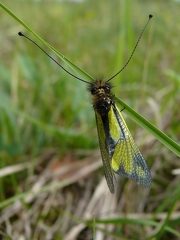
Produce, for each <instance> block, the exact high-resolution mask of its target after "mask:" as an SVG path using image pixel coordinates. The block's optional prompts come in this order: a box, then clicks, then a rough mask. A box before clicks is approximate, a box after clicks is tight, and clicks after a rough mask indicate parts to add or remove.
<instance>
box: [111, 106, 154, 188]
mask: <svg viewBox="0 0 180 240" xmlns="http://www.w3.org/2000/svg"><path fill="white" fill-rule="evenodd" d="M108 119H109V131H110V136H111V138H112V139H113V140H114V143H115V146H114V151H113V155H112V159H111V166H112V169H113V170H114V171H115V172H116V173H117V174H119V175H122V176H124V177H127V178H131V179H132V180H134V181H135V182H136V183H137V184H138V185H139V186H141V187H143V188H150V186H151V183H152V178H151V173H150V170H149V168H148V166H147V164H146V161H145V159H144V157H143V155H142V154H141V152H140V150H139V149H138V147H137V146H136V144H135V142H134V140H133V138H132V136H131V133H130V131H129V129H128V127H127V125H126V123H125V120H124V118H123V116H122V114H121V112H120V111H119V109H118V108H117V107H116V105H114V106H113V105H112V107H111V109H110V111H109V113H108Z"/></svg>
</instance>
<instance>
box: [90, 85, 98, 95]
mask: <svg viewBox="0 0 180 240" xmlns="http://www.w3.org/2000/svg"><path fill="white" fill-rule="evenodd" d="M96 92H97V87H95V86H93V87H92V88H91V94H92V95H95V94H96Z"/></svg>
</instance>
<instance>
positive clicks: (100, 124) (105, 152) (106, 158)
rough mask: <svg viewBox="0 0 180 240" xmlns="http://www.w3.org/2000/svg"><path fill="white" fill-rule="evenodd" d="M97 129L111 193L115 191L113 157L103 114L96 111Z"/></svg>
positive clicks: (105, 173)
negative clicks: (109, 149)
mask: <svg viewBox="0 0 180 240" xmlns="http://www.w3.org/2000/svg"><path fill="white" fill-rule="evenodd" d="M95 116H96V124H97V131H98V136H99V146H100V150H101V156H102V161H103V167H104V175H105V178H106V181H107V185H108V187H109V190H110V192H111V193H114V183H113V178H114V176H113V172H112V168H111V159H110V156H109V153H108V149H107V146H106V141H107V136H106V134H105V131H104V125H103V122H102V118H101V116H100V115H99V114H98V113H97V112H96V111H95Z"/></svg>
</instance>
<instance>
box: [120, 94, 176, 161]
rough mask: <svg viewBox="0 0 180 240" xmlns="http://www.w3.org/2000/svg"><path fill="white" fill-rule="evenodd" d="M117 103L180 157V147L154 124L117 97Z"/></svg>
mask: <svg viewBox="0 0 180 240" xmlns="http://www.w3.org/2000/svg"><path fill="white" fill-rule="evenodd" d="M116 101H117V103H118V104H120V106H121V107H122V108H125V109H124V110H123V112H125V113H126V114H127V115H128V116H129V117H130V118H131V119H133V120H134V121H135V122H136V123H137V124H138V125H140V126H141V127H142V128H144V129H146V130H147V131H148V132H149V133H151V134H152V135H153V136H154V137H155V138H157V139H158V140H159V141H160V142H161V143H163V144H164V145H165V146H166V147H167V148H169V149H170V150H171V151H172V152H174V153H175V154H176V155H177V156H179V157H180V145H179V144H177V143H176V142H175V141H173V140H172V139H171V138H170V137H168V136H167V135H166V134H164V133H163V132H162V131H160V130H159V129H157V128H156V127H155V126H154V125H153V124H151V123H150V122H148V121H147V120H146V119H145V118H144V117H142V116H141V115H140V114H138V113H137V112H135V111H134V110H133V109H132V108H131V107H129V106H128V105H127V104H125V103H124V102H123V101H122V100H121V99H119V98H117V97H116Z"/></svg>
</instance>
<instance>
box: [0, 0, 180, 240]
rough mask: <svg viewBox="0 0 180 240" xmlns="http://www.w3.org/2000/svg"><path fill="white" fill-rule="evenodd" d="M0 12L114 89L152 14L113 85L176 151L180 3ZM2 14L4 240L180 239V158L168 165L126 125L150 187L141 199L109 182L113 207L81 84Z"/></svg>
mask: <svg viewBox="0 0 180 240" xmlns="http://www.w3.org/2000/svg"><path fill="white" fill-rule="evenodd" d="M2 4H5V5H6V6H7V7H8V8H9V9H10V10H11V11H12V12H13V13H14V14H15V15H16V16H17V17H18V18H20V19H21V20H22V21H23V22H24V23H25V24H26V25H27V26H29V27H30V28H31V29H33V30H34V31H35V32H36V33H37V34H38V35H39V36H40V37H41V38H42V39H44V40H45V41H46V42H48V43H49V44H51V46H53V47H54V48H55V49H57V50H58V51H59V52H61V53H62V54H64V55H65V56H66V57H68V59H70V60H71V61H72V62H73V63H75V64H76V65H77V66H79V67H80V68H81V69H83V70H85V72H87V73H88V74H89V75H91V76H93V77H94V78H97V77H104V78H109V77H111V76H112V75H113V74H114V73H116V72H117V71H118V70H119V69H120V68H121V67H122V66H123V65H124V64H125V62H126V61H127V59H128V57H129V56H130V54H131V52H132V49H133V48H134V45H135V43H136V41H137V38H138V37H139V34H140V32H141V31H142V28H143V27H144V25H145V23H146V21H147V18H148V15H149V14H150V13H151V14H153V15H154V18H153V19H152V20H151V23H150V24H149V26H148V28H147V29H146V31H145V33H144V35H143V37H142V39H141V41H140V44H139V45H138V48H137V50H136V52H135V54H134V56H133V59H132V60H131V62H130V63H129V65H128V66H127V67H126V69H125V70H124V71H123V72H122V73H121V74H120V75H119V76H118V77H116V79H114V80H113V85H114V89H113V90H114V93H115V94H116V96H117V97H120V98H121V99H122V100H123V101H124V102H125V103H127V104H128V105H129V106H131V107H132V108H133V109H135V110H136V111H137V112H139V113H140V114H141V115H143V116H144V117H145V118H146V119H148V120H149V121H150V122H151V123H153V124H154V125H155V126H156V127H158V128H159V129H160V130H161V131H163V132H164V133H165V134H167V135H168V136H169V137H170V138H171V139H173V140H174V141H175V142H176V143H178V142H179V141H180V124H179V121H180V111H179V106H180V75H179V72H178V71H179V56H180V50H179V49H180V48H179V39H180V31H179V19H180V16H179V11H180V4H179V3H178V1H167V2H166V4H164V1H158V2H157V1H133V2H130V1H125V0H124V1H123V0H122V1H117V0H113V1H107V0H105V1H103V0H99V1H95V0H91V1H90V0H87V1H83V2H71V1H62V2H59V1H5V0H4V1H1V7H2ZM0 11H1V14H0V21H1V29H0V31H1V39H0V40H1V47H0V56H1V60H0V86H1V87H0V110H1V114H0V166H1V169H0V200H1V202H0V209H1V214H0V234H1V235H2V239H21V238H22V239H48V240H49V239H56V240H59V239H78V240H80V239H87V240H88V239H97V240H99V239H108V240H109V239H132V240H136V239H137V240H139V239H143V240H144V239H164V240H165V239H179V238H180V234H179V232H180V227H179V226H180V205H179V199H180V187H179V180H180V176H179V171H178V169H179V168H180V161H179V157H178V156H177V152H178V149H179V148H180V147H179V146H178V148H177V152H176V154H175V153H174V152H172V151H170V150H169V149H168V148H167V147H166V146H164V145H163V144H162V143H160V142H159V141H157V139H155V138H154V136H152V135H151V134H150V133H148V132H146V131H145V130H144V129H141V128H140V127H139V126H138V125H137V124H136V123H134V122H133V121H132V120H131V119H130V118H126V121H127V124H128V127H129V129H130V131H131V132H132V135H133V137H134V139H135V142H136V143H137V145H138V146H139V148H140V149H141V152H142V153H143V155H144V156H145V158H146V160H147V163H148V166H149V167H150V170H151V173H152V177H153V185H152V188H151V189H150V190H144V189H141V188H139V187H138V186H136V185H135V183H134V182H132V181H131V180H128V179H125V178H123V177H119V176H116V179H117V183H116V187H115V188H116V193H115V194H114V195H112V194H111V193H110V192H109V190H108V187H107V185H106V183H105V179H104V175H103V170H102V161H101V157H100V153H99V147H98V137H97V132H96V126H95V119H94V113H93V109H92V106H91V100H90V95H88V92H87V91H86V88H87V86H86V84H84V83H82V82H80V81H78V80H76V79H74V78H72V77H71V76H69V75H67V74H66V73H65V72H64V71H63V70H61V69H60V68H59V67H58V66H57V65H56V64H55V63H54V62H52V61H51V60H50V59H49V58H47V57H46V56H45V55H44V54H43V53H42V52H41V51H40V50H39V49H38V48H37V47H36V46H34V45H33V44H31V43H30V42H28V41H27V40H26V39H23V38H20V37H18V35H17V33H18V32H19V31H21V30H22V31H23V32H24V33H25V34H26V35H27V36H29V37H31V38H32V39H34V40H35V41H36V42H38V44H40V45H41V46H42V47H43V48H44V49H45V50H46V51H48V53H49V54H50V55H52V56H53V57H54V58H55V59H56V60H57V61H59V62H60V63H62V65H63V66H64V67H65V68H66V69H68V70H69V71H71V72H72V73H74V72H73V71H72V69H71V68H68V67H67V65H66V64H65V63H64V62H62V61H61V60H59V59H58V58H57V57H56V55H55V54H54V53H53V52H50V50H49V49H48V48H47V46H45V45H44V44H42V42H41V41H38V40H37V39H36V38H35V36H34V35H33V34H32V33H30V32H28V31H27V30H26V29H25V28H24V27H22V25H20V24H19V23H18V22H17V21H16V20H15V19H13V18H12V17H11V16H10V15H9V14H8V13H7V12H6V11H5V10H4V9H3V8H0ZM123 115H125V113H124V114H123ZM125 117H126V116H125ZM179 154H180V150H179ZM175 170H176V171H175Z"/></svg>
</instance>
